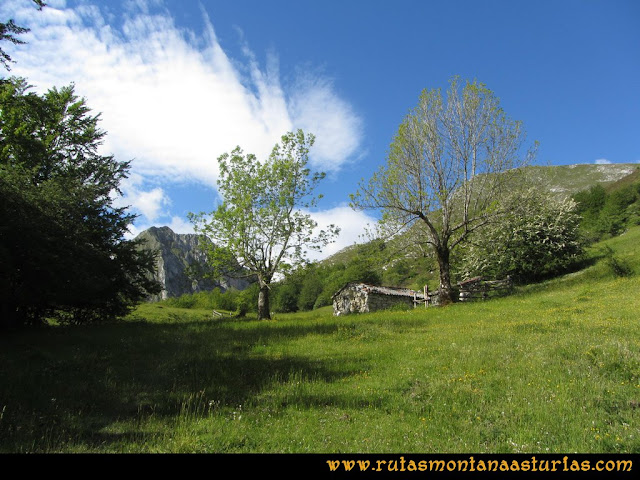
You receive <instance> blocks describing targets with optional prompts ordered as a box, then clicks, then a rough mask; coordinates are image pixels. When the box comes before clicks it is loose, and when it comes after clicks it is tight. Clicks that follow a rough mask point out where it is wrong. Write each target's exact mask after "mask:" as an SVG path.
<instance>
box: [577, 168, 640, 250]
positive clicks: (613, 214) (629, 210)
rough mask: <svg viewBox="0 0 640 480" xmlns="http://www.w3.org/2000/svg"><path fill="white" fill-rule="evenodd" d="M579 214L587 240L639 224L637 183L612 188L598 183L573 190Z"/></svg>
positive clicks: (639, 192)
mask: <svg viewBox="0 0 640 480" xmlns="http://www.w3.org/2000/svg"><path fill="white" fill-rule="evenodd" d="M573 199H574V200H575V201H576V203H577V204H578V210H577V211H578V214H580V216H581V217H582V221H581V229H582V232H583V235H584V237H585V239H586V240H587V241H588V242H589V243H593V242H596V241H598V240H601V239H603V238H607V237H612V236H616V235H620V234H621V233H622V232H624V230H625V229H626V228H628V227H629V226H633V225H638V224H640V183H638V182H637V181H636V182H634V183H631V184H629V185H624V186H622V187H620V188H617V189H615V190H613V191H609V192H608V191H606V190H605V189H604V187H602V186H601V185H595V186H593V187H591V188H589V189H588V190H584V191H581V192H578V193H576V194H575V195H574V196H573Z"/></svg>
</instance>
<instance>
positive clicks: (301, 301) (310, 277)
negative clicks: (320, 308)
mask: <svg viewBox="0 0 640 480" xmlns="http://www.w3.org/2000/svg"><path fill="white" fill-rule="evenodd" d="M322 288H323V286H322V279H321V278H320V274H319V273H318V272H317V270H316V269H315V268H314V269H311V270H309V271H308V272H307V274H306V275H305V276H304V277H303V279H302V286H301V288H300V293H299V294H298V309H300V310H312V309H313V307H314V305H315V304H316V300H317V299H318V296H319V295H320V294H321V293H322Z"/></svg>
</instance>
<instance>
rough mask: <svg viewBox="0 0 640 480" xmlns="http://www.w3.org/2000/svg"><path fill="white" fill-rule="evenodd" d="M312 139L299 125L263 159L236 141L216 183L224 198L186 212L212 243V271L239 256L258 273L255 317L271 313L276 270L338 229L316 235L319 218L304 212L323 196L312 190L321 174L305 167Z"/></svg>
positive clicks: (328, 239) (318, 245)
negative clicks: (210, 206) (208, 206)
mask: <svg viewBox="0 0 640 480" xmlns="http://www.w3.org/2000/svg"><path fill="white" fill-rule="evenodd" d="M314 140H315V137H314V136H313V135H305V134H304V132H303V131H302V130H298V131H297V132H295V133H294V132H289V133H287V134H286V135H283V136H282V139H281V143H280V144H276V145H275V147H274V148H273V150H272V152H271V155H270V156H269V157H268V159H267V160H266V161H265V162H262V163H261V162H259V161H257V159H256V157H255V155H253V154H245V153H244V152H243V151H242V149H241V148H240V147H237V148H236V149H234V150H233V151H232V152H231V153H230V154H229V153H225V154H223V155H221V156H220V157H219V158H218V162H219V165H220V178H219V180H218V189H219V192H220V194H221V195H222V197H223V202H222V203H221V204H220V205H219V206H218V207H217V208H216V209H215V210H214V211H213V212H211V214H210V215H207V214H205V213H200V214H198V215H195V214H191V215H190V218H191V221H192V222H193V223H194V225H195V227H196V230H198V231H200V232H201V233H204V234H205V235H208V236H209V237H210V238H211V239H212V240H213V242H214V244H215V246H214V247H213V248H210V249H209V250H208V252H207V253H208V256H209V259H210V263H211V264H212V266H213V269H214V271H216V272H224V271H227V270H228V266H229V265H230V264H231V263H232V262H233V261H234V260H237V261H238V262H239V264H240V265H241V266H242V267H243V268H245V269H246V270H247V272H248V274H250V275H254V276H255V278H257V281H258V284H259V288H260V292H259V296H258V318H259V319H268V318H271V317H270V308H269V290H270V285H271V282H272V281H273V279H274V276H275V275H276V274H277V273H286V272H287V271H289V270H290V269H292V268H294V267H296V266H298V265H300V264H302V263H303V262H304V260H305V257H306V248H309V249H315V250H319V249H321V248H322V247H323V246H325V245H327V244H328V243H330V242H331V241H332V239H333V237H334V236H335V235H337V233H338V229H337V228H336V227H335V226H333V225H331V226H330V227H329V229H328V231H320V232H318V233H317V234H316V235H315V236H314V230H315V229H316V226H317V224H316V222H315V221H314V220H313V219H312V218H311V215H309V214H307V213H304V212H303V209H309V208H313V207H315V206H316V204H317V201H318V200H319V199H320V198H321V196H315V194H314V190H315V189H316V187H317V185H318V183H319V182H320V181H321V180H322V179H323V178H324V176H325V175H324V173H314V174H311V172H310V170H309V169H308V168H307V163H308V161H309V149H310V148H311V146H313V143H314ZM230 273H231V274H233V272H230ZM227 274H229V272H227Z"/></svg>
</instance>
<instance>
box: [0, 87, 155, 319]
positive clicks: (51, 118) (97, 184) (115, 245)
mask: <svg viewBox="0 0 640 480" xmlns="http://www.w3.org/2000/svg"><path fill="white" fill-rule="evenodd" d="M98 121H99V115H95V116H92V115H91V114H90V110H89V108H88V107H87V106H86V103H85V100H84V99H78V98H77V97H76V95H75V94H74V89H73V86H69V87H64V88H62V89H60V90H58V89H55V88H54V89H52V90H49V91H48V92H47V93H46V94H44V95H42V96H40V95H37V94H35V93H32V92H29V86H28V85H27V84H26V82H25V81H24V80H22V79H10V80H8V81H5V82H3V83H2V84H0V261H1V267H2V268H0V286H1V288H0V305H1V309H2V320H3V322H4V324H5V325H23V324H36V323H41V322H43V321H44V320H45V319H46V318H57V319H58V320H60V321H63V322H70V323H83V322H91V321H97V320H101V319H106V318H113V317H117V316H120V315H124V314H125V313H126V312H127V311H128V308H129V307H130V306H131V305H133V304H134V303H135V302H137V301H139V300H140V299H142V298H144V297H145V296H146V295H148V294H150V293H155V292H157V291H159V288H158V286H157V285H156V284H155V283H154V282H152V281H151V280H149V279H148V278H147V275H148V274H149V273H150V272H151V271H152V270H153V268H154V259H153V257H152V256H151V254H150V253H144V252H141V251H139V249H138V245H137V243H136V242H134V241H125V240H123V235H124V234H125V233H126V231H127V229H128V227H129V225H130V224H131V222H132V220H133V218H134V217H133V216H132V215H130V214H128V213H126V211H125V209H122V208H115V207H114V206H113V199H114V197H115V196H116V195H117V194H118V193H119V190H118V187H119V183H120V181H121V180H122V179H124V178H125V177H126V175H127V172H128V169H129V163H127V162H118V161H116V160H115V159H114V158H113V156H103V155H100V154H99V153H98V147H99V146H100V144H101V142H102V139H103V138H104V136H105V132H103V131H102V130H100V129H99V128H98Z"/></svg>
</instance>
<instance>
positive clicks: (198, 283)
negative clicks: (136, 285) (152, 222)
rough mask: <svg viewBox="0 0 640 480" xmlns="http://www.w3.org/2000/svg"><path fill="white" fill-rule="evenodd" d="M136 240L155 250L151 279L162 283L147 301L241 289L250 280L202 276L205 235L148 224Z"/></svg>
mask: <svg viewBox="0 0 640 480" xmlns="http://www.w3.org/2000/svg"><path fill="white" fill-rule="evenodd" d="M136 239H138V240H144V243H143V244H142V246H141V247H142V248H145V249H150V250H154V251H155V252H156V274H155V279H156V280H157V281H158V282H160V284H161V285H162V291H161V292H160V293H159V294H158V295H154V296H152V297H151V298H150V299H149V300H150V301H158V300H162V299H166V298H169V297H179V296H180V295H184V294H186V293H196V292H201V291H208V290H213V289H214V288H216V287H217V288H220V290H222V291H224V290H227V289H230V288H235V289H237V290H243V289H245V288H247V287H248V286H249V284H250V282H249V281H248V280H247V279H240V278H232V277H228V276H226V277H222V278H218V279H211V278H206V277H204V272H206V255H205V253H204V251H203V250H202V248H201V245H202V242H209V240H208V239H207V238H206V237H203V236H201V235H196V234H179V233H174V232H173V230H171V229H170V228H169V227H151V228H149V229H147V230H145V231H143V232H142V233H140V234H139V235H138V236H137V237H136Z"/></svg>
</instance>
